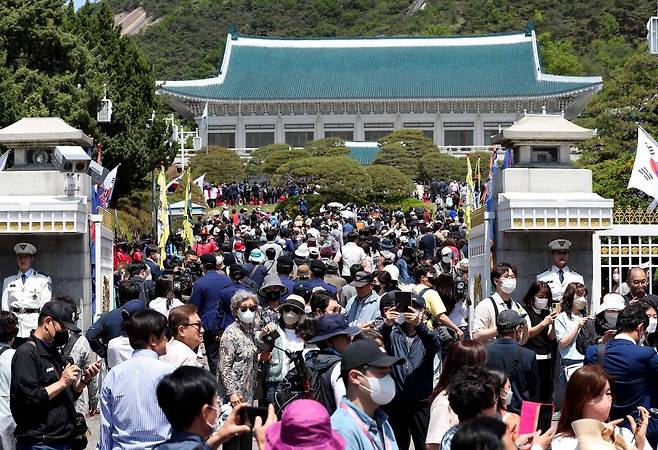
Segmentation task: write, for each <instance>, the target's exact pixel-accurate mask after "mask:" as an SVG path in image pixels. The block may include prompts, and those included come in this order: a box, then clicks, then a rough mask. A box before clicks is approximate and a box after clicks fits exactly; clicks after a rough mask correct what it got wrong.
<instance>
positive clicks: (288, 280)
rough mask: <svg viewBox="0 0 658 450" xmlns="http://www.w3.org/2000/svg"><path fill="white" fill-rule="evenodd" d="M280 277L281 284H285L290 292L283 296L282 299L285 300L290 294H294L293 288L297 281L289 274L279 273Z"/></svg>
mask: <svg viewBox="0 0 658 450" xmlns="http://www.w3.org/2000/svg"><path fill="white" fill-rule="evenodd" d="M279 279H280V280H281V284H283V285H284V286H285V287H286V289H287V290H288V293H287V294H286V295H284V296H283V297H281V300H285V299H287V298H288V296H289V295H290V294H292V290H293V288H294V287H295V284H297V282H296V281H295V280H293V279H291V278H290V277H289V276H288V275H281V274H279Z"/></svg>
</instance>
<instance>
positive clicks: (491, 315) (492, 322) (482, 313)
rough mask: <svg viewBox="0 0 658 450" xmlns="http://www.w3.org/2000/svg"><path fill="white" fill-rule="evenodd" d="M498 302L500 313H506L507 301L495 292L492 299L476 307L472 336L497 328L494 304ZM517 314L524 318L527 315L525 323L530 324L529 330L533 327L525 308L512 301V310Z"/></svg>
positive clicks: (486, 299)
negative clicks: (478, 332) (477, 332)
mask: <svg viewBox="0 0 658 450" xmlns="http://www.w3.org/2000/svg"><path fill="white" fill-rule="evenodd" d="M491 300H493V301H495V302H496V306H497V307H498V313H500V312H501V311H505V310H506V309H508V308H507V305H506V304H505V301H504V300H503V299H502V297H501V296H500V295H499V294H498V293H497V292H494V294H493V295H492V296H491V298H490V299H489V298H485V299H484V300H481V301H480V303H478V304H477V306H476V307H475V313H474V317H473V325H472V326H471V334H472V333H475V332H476V331H481V330H486V329H488V328H495V327H496V309H495V308H494V306H493V302H492V301H491ZM511 309H513V310H515V311H516V312H518V313H519V314H520V315H521V316H522V317H523V316H524V315H525V321H526V323H527V324H528V328H531V327H532V324H531V323H530V317H528V313H527V312H526V310H525V309H523V307H522V306H521V305H520V304H518V303H517V302H515V301H514V300H512V308H511ZM493 339H495V337H494V338H491V339H490V340H493Z"/></svg>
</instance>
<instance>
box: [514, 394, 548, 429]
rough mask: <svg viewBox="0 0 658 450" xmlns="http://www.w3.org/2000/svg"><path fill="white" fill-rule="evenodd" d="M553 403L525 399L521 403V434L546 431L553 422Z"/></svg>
mask: <svg viewBox="0 0 658 450" xmlns="http://www.w3.org/2000/svg"><path fill="white" fill-rule="evenodd" d="M553 410H554V406H553V404H552V403H535V402H526V401H524V402H523V403H522V404H521V420H520V422H519V434H531V433H534V432H535V431H537V430H541V432H542V433H545V432H546V430H548V429H549V428H550V427H551V425H552V424H553Z"/></svg>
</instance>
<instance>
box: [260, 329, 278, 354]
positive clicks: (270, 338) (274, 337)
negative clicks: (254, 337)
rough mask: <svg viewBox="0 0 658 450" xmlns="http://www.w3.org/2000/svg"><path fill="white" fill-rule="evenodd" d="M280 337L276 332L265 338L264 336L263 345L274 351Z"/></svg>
mask: <svg viewBox="0 0 658 450" xmlns="http://www.w3.org/2000/svg"><path fill="white" fill-rule="evenodd" d="M279 336H280V334H279V332H278V331H276V330H274V331H272V332H271V333H268V334H266V335H265V336H263V343H264V344H265V345H267V346H268V347H269V348H270V349H273V348H274V343H275V342H276V340H277V339H278V338H279Z"/></svg>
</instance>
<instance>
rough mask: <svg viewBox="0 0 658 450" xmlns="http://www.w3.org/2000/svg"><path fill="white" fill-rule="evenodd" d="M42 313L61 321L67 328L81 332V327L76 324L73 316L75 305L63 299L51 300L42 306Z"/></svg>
mask: <svg viewBox="0 0 658 450" xmlns="http://www.w3.org/2000/svg"><path fill="white" fill-rule="evenodd" d="M41 314H42V315H44V316H49V317H51V318H52V319H53V320H55V321H57V322H59V323H61V324H62V325H63V326H64V327H66V328H67V329H69V330H71V331H74V332H76V333H79V332H80V328H78V327H77V326H76V325H75V322H74V320H73V316H74V315H75V311H74V310H73V307H72V306H71V305H69V304H68V303H66V302H63V301H61V300H51V301H49V302H48V303H46V304H45V305H43V306H42V307H41Z"/></svg>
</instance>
